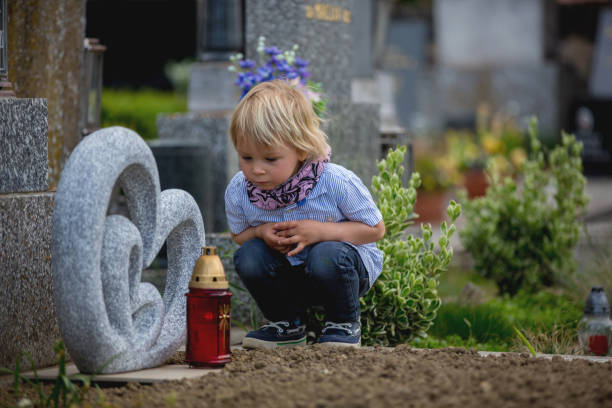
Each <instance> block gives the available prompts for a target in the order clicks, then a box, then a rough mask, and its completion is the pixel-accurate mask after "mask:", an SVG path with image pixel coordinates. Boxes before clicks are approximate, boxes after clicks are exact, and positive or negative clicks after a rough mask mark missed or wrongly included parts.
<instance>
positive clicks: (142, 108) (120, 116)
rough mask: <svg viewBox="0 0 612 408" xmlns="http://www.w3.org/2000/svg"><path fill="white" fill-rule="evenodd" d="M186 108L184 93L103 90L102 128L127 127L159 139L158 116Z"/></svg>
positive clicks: (148, 136) (146, 136) (145, 137)
mask: <svg viewBox="0 0 612 408" xmlns="http://www.w3.org/2000/svg"><path fill="white" fill-rule="evenodd" d="M186 111H187V99H186V97H185V95H180V94H177V93H175V92H168V91H159V90H154V89H140V90H134V89H110V88H104V90H103V91H102V114H101V119H102V127H109V126H124V127H126V128H129V129H132V130H134V131H135V132H137V133H138V134H139V135H140V136H142V137H143V138H144V139H147V140H151V139H156V138H157V125H156V120H157V115H158V114H160V113H177V112H186Z"/></svg>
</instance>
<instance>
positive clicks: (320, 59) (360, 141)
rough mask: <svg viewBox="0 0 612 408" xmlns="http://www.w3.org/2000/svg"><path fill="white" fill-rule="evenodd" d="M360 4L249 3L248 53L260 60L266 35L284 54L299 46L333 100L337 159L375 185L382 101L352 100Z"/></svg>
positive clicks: (308, 0)
mask: <svg viewBox="0 0 612 408" xmlns="http://www.w3.org/2000/svg"><path fill="white" fill-rule="evenodd" d="M356 4H357V2H356V0H329V1H326V2H319V1H313V0H285V1H279V0H261V1H248V2H246V9H245V20H246V23H245V24H246V30H245V36H246V37H245V38H246V48H245V50H246V56H247V57H248V58H251V59H253V58H255V57H256V49H257V43H258V39H259V37H260V36H262V35H263V36H265V37H266V44H267V45H270V46H276V47H278V48H280V49H283V50H287V49H290V48H291V47H293V45H294V44H297V45H298V46H299V50H298V55H299V56H300V58H302V59H305V60H308V61H309V65H308V69H309V71H310V73H311V77H310V79H312V80H313V81H314V82H320V83H321V84H322V86H323V92H324V94H325V97H326V98H327V99H328V102H329V103H328V108H327V120H326V124H325V127H324V129H325V130H326V132H327V134H328V136H329V138H330V144H331V146H332V161H334V162H335V163H338V164H340V165H343V166H345V167H347V168H349V169H350V170H352V171H354V172H355V174H357V175H358V176H359V177H360V178H361V179H362V180H363V182H364V183H365V184H366V185H369V183H370V181H371V179H372V176H373V175H374V174H376V160H377V159H378V158H379V155H380V142H379V129H380V128H379V126H380V118H379V112H378V105H377V104H376V103H353V101H352V99H351V97H352V82H353V76H354V68H353V66H352V64H353V63H354V61H355V60H356V56H355V52H358V51H357V48H358V47H356V44H355V42H354V35H355V32H356V29H355V27H354V24H356V22H355V21H356V20H355V18H354V17H355V10H356V7H357V6H356ZM362 12H363V13H362ZM364 14H365V10H364V9H360V11H359V12H357V15H358V16H359V17H358V19H359V20H360V21H361V20H364V19H366V18H367V17H366V16H365V15H364ZM279 21H282V22H283V24H278V22H279ZM364 33H365V32H364Z"/></svg>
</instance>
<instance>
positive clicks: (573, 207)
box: [460, 119, 588, 295]
mask: <svg viewBox="0 0 612 408" xmlns="http://www.w3.org/2000/svg"><path fill="white" fill-rule="evenodd" d="M529 136H530V139H531V153H530V157H529V159H528V160H527V161H526V162H525V163H524V165H523V169H522V172H521V173H522V176H523V184H522V186H521V187H520V188H519V186H518V185H517V182H516V181H515V180H513V179H511V178H506V179H505V180H503V181H502V180H500V176H499V175H498V173H497V172H496V170H495V168H494V167H493V166H489V167H488V169H487V175H488V177H489V184H490V187H489V188H488V190H487V194H486V196H484V197H480V198H477V199H474V200H472V201H468V200H467V198H466V196H465V194H462V197H461V199H460V201H461V202H462V205H463V207H464V208H465V211H464V213H465V216H466V226H465V228H463V229H462V230H461V231H460V236H461V238H462V241H463V244H464V246H465V247H466V249H467V250H468V251H469V252H470V254H471V255H472V257H473V258H474V262H475V268H476V270H477V271H478V272H479V273H480V274H482V275H483V276H484V277H486V278H490V279H492V280H494V281H495V283H496V284H497V287H498V288H499V291H500V293H502V294H505V293H508V294H510V295H514V294H516V293H517V292H518V290H519V289H521V288H525V289H527V288H529V289H531V290H536V289H537V288H539V287H541V286H542V285H544V286H551V285H552V284H554V283H555V282H556V281H557V280H558V278H559V274H560V273H570V272H571V271H572V270H573V264H574V260H573V254H572V248H573V247H574V246H575V245H576V243H577V241H578V237H579V232H580V228H581V221H580V216H581V214H582V213H583V211H584V207H585V205H586V203H587V201H588V199H587V197H586V195H585V194H584V186H585V178H584V176H583V175H582V161H581V159H580V153H581V150H582V145H581V144H580V143H578V142H577V141H576V140H575V138H574V137H573V136H571V135H567V134H565V133H563V135H562V144H561V145H559V146H556V147H555V148H554V149H553V150H552V151H551V152H550V154H548V155H545V153H544V152H543V150H542V146H541V143H540V140H539V139H538V134H537V121H536V120H535V119H533V120H532V121H531V123H530V126H529ZM549 189H552V190H553V191H554V196H553V197H552V199H550V198H549V195H548V193H547V191H548V190H549Z"/></svg>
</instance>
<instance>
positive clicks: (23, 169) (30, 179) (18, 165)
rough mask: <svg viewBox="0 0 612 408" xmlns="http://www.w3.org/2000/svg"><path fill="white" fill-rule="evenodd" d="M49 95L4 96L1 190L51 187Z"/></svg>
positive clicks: (1, 106) (1, 109) (0, 108)
mask: <svg viewBox="0 0 612 408" xmlns="http://www.w3.org/2000/svg"><path fill="white" fill-rule="evenodd" d="M47 146H48V125H47V100H46V99H18V98H0V193H19V192H32V191H47V189H48V188H49V187H48V175H47V174H48V165H47V163H48V158H47Z"/></svg>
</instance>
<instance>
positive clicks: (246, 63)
mask: <svg viewBox="0 0 612 408" xmlns="http://www.w3.org/2000/svg"><path fill="white" fill-rule="evenodd" d="M238 64H239V65H240V68H247V69H248V68H253V67H254V66H255V61H253V60H249V59H245V60H242V61H240V62H239V63H238Z"/></svg>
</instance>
